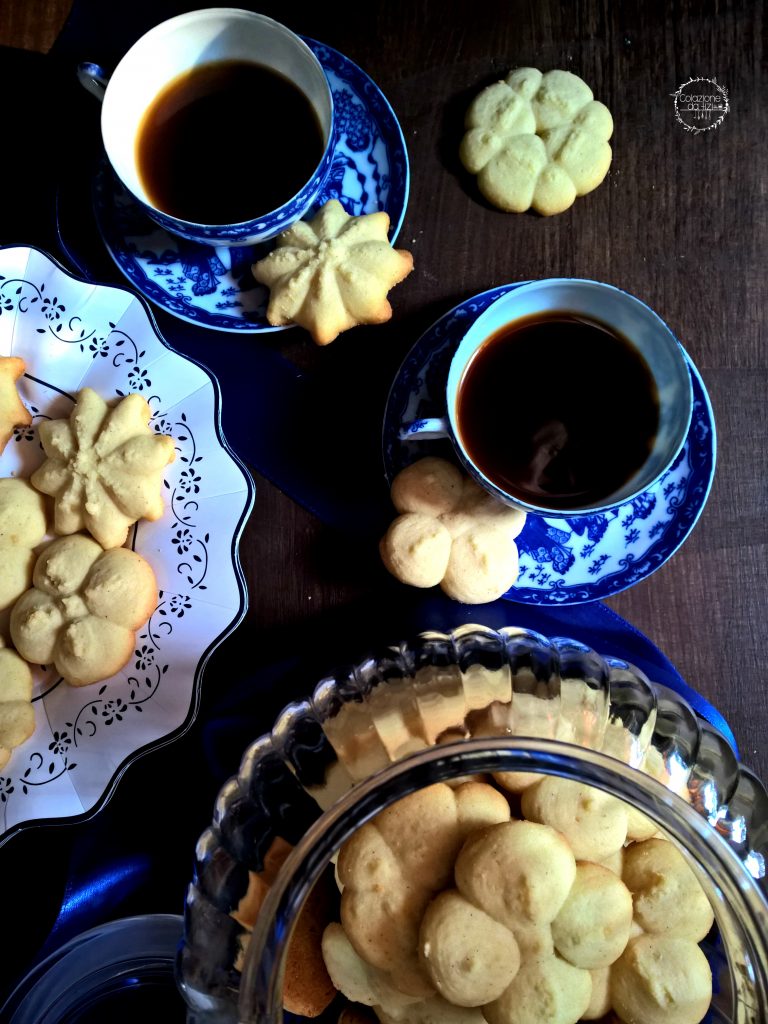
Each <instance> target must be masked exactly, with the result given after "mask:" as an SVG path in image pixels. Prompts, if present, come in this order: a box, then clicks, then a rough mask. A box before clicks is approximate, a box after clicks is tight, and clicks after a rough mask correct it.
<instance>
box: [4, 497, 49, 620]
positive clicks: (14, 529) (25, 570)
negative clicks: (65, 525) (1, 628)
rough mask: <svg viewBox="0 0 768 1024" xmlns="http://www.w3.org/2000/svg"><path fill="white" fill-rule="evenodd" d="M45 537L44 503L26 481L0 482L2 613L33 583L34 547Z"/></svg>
mask: <svg viewBox="0 0 768 1024" xmlns="http://www.w3.org/2000/svg"><path fill="white" fill-rule="evenodd" d="M44 536H45V500H44V498H43V496H42V495H41V494H38V493H37V491H36V490H35V489H34V488H33V487H30V485H29V484H28V483H27V481H26V480H15V479H14V480H10V479H9V480H0V612H2V611H4V610H5V609H6V608H10V607H11V605H12V604H13V602H14V601H15V600H16V599H17V598H18V597H19V596H20V595H21V594H23V593H24V591H25V590H26V589H27V587H28V586H29V585H30V583H31V582H32V567H33V566H34V564H35V554H34V548H36V547H37V545H38V544H39V543H40V542H41V541H42V539H43V537H44Z"/></svg>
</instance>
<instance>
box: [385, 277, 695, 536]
mask: <svg viewBox="0 0 768 1024" xmlns="http://www.w3.org/2000/svg"><path fill="white" fill-rule="evenodd" d="M558 312H561V313H570V314H576V315H577V316H579V315H580V316H583V317H584V318H585V319H587V320H592V321H596V322H597V323H599V324H602V325H604V326H605V327H607V328H608V329H609V330H610V331H612V332H615V333H616V334H617V335H619V336H620V337H622V338H624V339H625V340H626V341H627V342H629V344H631V345H632V346H633V347H634V348H635V349H636V351H637V352H638V353H639V354H640V355H641V356H642V357H643V359H644V361H645V363H646V364H647V366H648V369H649V370H650V372H651V376H652V377H653V380H654V383H655V385H656V389H657V393H658V400H659V425H658V429H657V432H656V437H655V440H654V442H653V445H652V448H651V450H650V452H649V454H648V457H647V459H646V460H645V462H644V463H643V464H642V465H641V466H640V467H639V469H637V471H636V472H635V473H634V474H633V475H632V476H631V477H630V478H629V479H628V480H627V481H626V482H625V483H624V484H623V485H622V486H621V487H620V488H619V489H618V490H615V491H613V492H612V493H611V494H608V495H606V496H605V497H604V498H602V499H601V500H600V501H598V502H595V503H594V504H591V505H585V506H584V507H573V508H567V509H565V508H562V507H560V508H550V507H547V506H546V505H534V504H530V503H528V502H526V501H524V500H522V499H521V498H519V497H517V496H515V495H512V494H509V493H507V492H506V491H504V490H503V489H502V488H501V487H499V486H498V485H497V484H496V483H494V481H493V480H491V479H490V478H489V477H488V476H487V475H486V474H485V473H484V472H483V470H482V468H481V467H480V466H479V465H477V463H476V462H475V461H474V460H473V459H472V457H471V456H470V455H469V453H468V451H467V448H466V447H465V444H464V442H463V440H462V432H461V426H460V424H459V422H458V399H459V392H460V388H461V383H462V379H463V377H464V374H465V371H466V370H467V368H468V367H469V364H470V363H471V362H472V360H473V358H474V357H475V355H476V354H477V352H478V350H479V349H481V348H482V347H483V345H484V344H485V343H486V341H488V340H489V339H490V338H492V337H493V336H494V335H495V334H496V333H497V332H499V331H500V330H502V329H503V328H504V327H505V326H508V325H512V324H514V323H515V321H518V320H522V319H524V318H534V317H536V316H545V315H547V314H552V313H558ZM521 386H525V387H534V388H541V387H546V366H542V376H541V379H540V380H536V381H525V382H523V383H522V385H521ZM585 400H586V401H592V402H599V403H601V405H602V406H604V408H605V417H606V429H607V430H610V429H611V417H612V416H624V415H628V414H630V412H631V411H628V410H625V409H623V408H622V406H621V389H620V386H618V385H617V389H616V393H615V394H610V395H606V394H596V395H592V394H590V395H585ZM445 406H446V415H445V416H443V417H437V418H430V419H419V420H415V421H414V422H413V423H409V424H406V425H404V426H403V427H402V429H401V431H400V440H401V441H419V440H424V441H427V440H436V439H439V438H448V439H449V440H450V441H451V442H452V444H453V447H454V449H455V451H456V454H457V456H458V458H459V460H460V461H461V463H462V464H463V465H464V468H465V469H466V470H467V472H468V473H469V474H470V476H472V477H473V478H474V479H475V480H476V481H477V483H478V484H480V485H481V486H482V487H484V488H485V489H486V490H487V491H489V492H490V493H491V494H493V495H494V496H495V497H496V498H498V499H500V500H501V501H503V502H505V503H506V504H508V505H512V506H514V507H516V508H522V509H523V510H524V511H526V512H531V513H533V514H535V515H541V516H548V517H559V518H569V519H571V518H573V517H574V516H581V515H595V514H597V513H599V512H607V511H609V510H610V509H613V508H616V507H618V506H619V505H623V504H624V503H625V502H628V501H631V500H632V498H635V497H637V496H638V495H639V494H642V493H643V491H646V490H648V488H649V487H651V486H653V484H654V483H656V481H658V479H659V477H661V476H662V475H663V474H664V473H665V472H666V470H667V469H669V468H670V466H671V465H672V464H673V463H674V461H675V459H676V458H677V456H678V455H679V454H680V450H681V449H682V447H683V444H684V443H685V439H686V437H687V435H688V430H689V428H690V425H691V415H692V412H693V386H692V383H691V375H690V372H689V370H688V362H687V359H686V356H685V352H684V350H683V348H682V346H681V345H680V343H679V342H678V340H677V339H676V338H675V336H674V334H673V333H672V331H671V330H670V329H669V327H667V325H666V324H665V323H664V321H663V320H662V319H661V318H660V317H659V316H658V315H657V314H656V313H654V312H653V310H652V309H650V308H649V307H648V306H646V305H645V303H644V302H641V301H640V300H639V299H636V298H635V297H634V296H633V295H630V294H629V293H628V292H624V291H622V290H621V289H620V288H615V287H613V286H612V285H608V284H602V283H600V282H599V281H584V280H579V279H577V278H550V279H546V280H542V281H531V282H528V283H526V284H522V285H519V286H518V287H516V288H513V289H511V290H510V291H509V292H507V293H506V294H505V295H503V296H502V297H501V298H499V299H497V300H496V302H494V303H492V304H491V305H490V306H489V307H488V309H486V310H485V311H484V312H483V313H481V314H480V316H478V318H477V319H476V320H475V322H474V323H473V324H472V325H471V326H470V327H469V329H468V330H467V332H466V334H465V335H464V337H463V338H462V340H461V342H460V343H459V346H458V348H457V349H456V352H455V353H454V356H453V359H452V360H451V365H450V369H449V371H448V379H447V381H446V386H445ZM510 415H511V416H514V391H511V392H510Z"/></svg>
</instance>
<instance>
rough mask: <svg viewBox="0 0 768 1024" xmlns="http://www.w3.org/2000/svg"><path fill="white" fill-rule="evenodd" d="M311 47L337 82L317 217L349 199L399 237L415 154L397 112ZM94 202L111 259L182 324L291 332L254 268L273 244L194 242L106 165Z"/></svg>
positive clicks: (321, 49)
mask: <svg viewBox="0 0 768 1024" xmlns="http://www.w3.org/2000/svg"><path fill="white" fill-rule="evenodd" d="M304 41H305V42H306V43H307V45H308V46H309V47H310V48H311V49H312V51H313V52H314V54H315V56H316V57H317V59H318V60H319V61H320V63H321V64H322V66H323V70H324V71H325V73H326V75H327V77H328V81H329V83H330V86H331V91H332V93H333V103H334V111H335V117H336V126H337V144H336V149H335V151H334V158H333V165H332V169H331V174H330V176H329V178H328V181H327V182H326V184H325V187H324V188H323V191H322V192H321V193H320V195H319V196H318V199H317V202H316V203H315V206H314V207H313V208H312V210H311V211H310V213H309V214H308V216H312V214H313V213H314V212H315V211H316V210H317V209H318V208H319V207H320V206H322V205H323V203H326V202H327V201H328V200H329V199H339V200H340V201H341V202H342V204H343V205H344V208H345V209H346V210H347V212H348V213H350V214H352V215H354V216H359V215H360V214H362V213H375V212H376V211H377V210H385V211H386V212H387V213H388V214H389V219H390V229H389V237H390V240H391V241H394V240H395V238H396V237H397V234H398V232H399V230H400V226H401V224H402V222H403V217H404V216H405V208H406V205H407V202H408V186H409V172H408V154H407V152H406V148H405V140H404V138H403V133H402V130H401V128H400V125H399V124H398V121H397V118H396V117H395V114H394V111H393V110H392V107H391V106H390V105H389V103H388V101H387V99H386V97H385V96H384V94H383V93H382V92H381V90H380V89H379V87H378V86H377V85H376V83H375V82H373V81H372V80H371V79H370V78H369V77H368V75H367V74H366V73H365V72H364V71H362V70H361V69H360V68H359V67H358V66H357V65H356V64H353V63H352V61H351V60H349V59H348V58H347V57H345V56H343V54H341V53H339V52H338V51H337V50H334V49H332V48H331V47H330V46H324V45H323V44H321V43H317V42H315V41H314V40H312V39H306V38H305V40H304ZM233 158H234V157H233ZM228 159H230V154H228V153H227V152H223V153H222V170H223V171H224V170H225V168H226V162H227V160H228ZM93 205H94V214H95V217H96V222H97V224H98V227H99V231H100V232H101V236H102V238H103V239H104V242H105V244H106V246H107V249H108V250H109V253H110V255H111V256H112V258H113V259H114V261H115V263H116V264H117V265H118V267H119V268H120V270H121V271H122V272H123V273H124V274H125V276H126V277H127V278H128V280H129V281H130V282H131V284H132V285H133V286H134V287H135V288H137V289H138V290H139V291H140V292H141V293H142V295H144V296H146V298H148V299H149V300H150V301H151V302H154V303H156V304H157V305H158V306H160V307H162V308H163V309H165V310H167V311H168V312H169V313H172V314H173V315H174V316H178V317H180V318H181V319H182V320H189V321H190V322H191V323H194V324H199V325H200V326H202V327H212V328H215V329H216V330H219V331H246V332H261V331H279V330H284V329H285V328H282V327H272V326H271V324H269V323H267V320H266V316H265V311H266V305H267V296H268V292H267V289H266V288H264V287H263V286H262V285H259V284H257V283H256V282H255V281H254V279H253V276H252V274H251V270H250V268H251V264H252V263H253V262H255V260H257V259H260V258H261V257H262V256H264V255H265V254H266V253H267V252H269V250H270V249H271V247H272V243H270V242H266V243H264V244H263V245H261V246H258V247H251V246H245V247H242V248H234V249H229V248H213V247H212V246H206V245H199V244H195V243H193V242H187V241H184V240H183V239H181V238H178V237H177V236H175V235H172V234H170V233H169V232H167V231H164V230H163V228H161V227H160V226H159V225H158V224H156V223H155V222H154V221H153V220H151V219H150V218H149V217H147V216H146V214H145V213H144V212H143V211H142V210H141V207H140V206H139V204H138V203H137V202H136V201H135V200H134V199H133V197H132V196H131V195H130V193H129V192H128V191H127V190H126V189H124V188H123V186H122V185H121V184H120V182H119V181H118V180H117V178H116V177H115V175H114V174H113V173H112V171H111V169H110V168H109V166H108V164H106V162H105V163H104V164H103V165H102V168H101V171H100V172H99V174H98V175H97V177H96V182H95V186H94V195H93Z"/></svg>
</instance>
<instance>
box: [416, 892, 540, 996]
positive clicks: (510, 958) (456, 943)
mask: <svg viewBox="0 0 768 1024" xmlns="http://www.w3.org/2000/svg"><path fill="white" fill-rule="evenodd" d="M419 942H420V948H421V956H422V959H423V961H424V963H425V965H426V968H427V971H428V973H429V977H430V979H431V980H432V983H433V985H434V986H435V988H436V989H437V991H438V992H439V993H440V995H441V996H443V998H445V999H447V1000H448V1002H449V1003H453V1005H454V1006H482V1005H483V1004H484V1003H490V1002H491V1001H492V1000H494V999H498V998H499V996H500V995H501V994H502V992H504V990H505V989H506V987H507V985H509V983H510V982H511V981H512V979H513V978H514V976H515V975H516V974H517V971H518V968H519V966H520V952H519V950H518V948H517V942H516V941H515V937H514V935H513V934H512V932H511V931H510V930H509V929H508V928H505V927H504V925H501V924H499V923H498V922H496V921H494V920H493V918H492V917H489V916H488V914H486V913H484V911H482V910H480V909H479V908H478V907H475V906H473V905H472V904H471V903H469V902H468V901H467V900H465V899H464V897H463V896H461V895H460V894H459V893H458V892H456V891H455V890H449V891H447V892H443V893H440V895H439V896H437V898H436V899H434V900H433V901H432V903H430V905H429V907H427V912H426V914H425V915H424V917H423V919H422V922H421V931H420V934H419Z"/></svg>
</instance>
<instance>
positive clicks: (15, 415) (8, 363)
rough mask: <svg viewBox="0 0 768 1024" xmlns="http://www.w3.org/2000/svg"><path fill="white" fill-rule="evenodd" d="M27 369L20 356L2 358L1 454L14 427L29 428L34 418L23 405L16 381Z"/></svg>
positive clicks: (0, 402) (0, 370)
mask: <svg viewBox="0 0 768 1024" xmlns="http://www.w3.org/2000/svg"><path fill="white" fill-rule="evenodd" d="M25 369H26V365H25V363H24V360H23V359H19V357H18V356H0V453H2V451H3V448H5V446H6V444H8V441H9V440H10V437H11V434H12V433H13V428H14V427H28V426H29V424H30V423H31V422H32V416H31V414H30V412H29V410H28V409H26V408H25V407H24V405H22V402H21V399H20V398H19V393H18V391H17V390H16V381H17V380H18V379H19V377H21V375H22V374H23V373H24V371H25Z"/></svg>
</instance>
